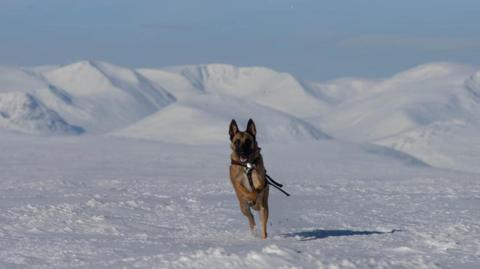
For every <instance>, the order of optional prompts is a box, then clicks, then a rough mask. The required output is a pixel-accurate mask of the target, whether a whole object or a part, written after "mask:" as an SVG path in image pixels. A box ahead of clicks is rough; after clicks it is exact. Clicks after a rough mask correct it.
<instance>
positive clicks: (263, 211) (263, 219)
mask: <svg viewBox="0 0 480 269" xmlns="http://www.w3.org/2000/svg"><path fill="white" fill-rule="evenodd" d="M267 222H268V205H265V206H263V207H261V208H260V223H261V224H262V239H267Z"/></svg>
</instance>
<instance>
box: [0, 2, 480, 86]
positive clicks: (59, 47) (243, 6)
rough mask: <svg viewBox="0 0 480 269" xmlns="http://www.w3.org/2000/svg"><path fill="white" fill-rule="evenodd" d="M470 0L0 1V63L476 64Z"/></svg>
mask: <svg viewBox="0 0 480 269" xmlns="http://www.w3.org/2000/svg"><path fill="white" fill-rule="evenodd" d="M479 14H480V1H478V0H450V1H446V0H402V1H394V0H348V1H347V0H336V1H333V0H332V1H323V0H189V1H187V0H0V65H4V66H34V65H44V64H66V63H71V62H75V61H79V60H84V59H87V60H100V61H107V62H111V63H114V64H118V65H123V66H128V67H165V66H172V65H184V64H204V63H227V64H233V65H239V66H267V67H270V68H273V69H276V70H279V71H285V72H290V73H292V74H294V75H296V76H299V77H301V78H303V79H310V80H329V79H334V78H338V77H346V76H349V77H384V76H388V75H391V74H393V73H395V72H398V71H401V70H404V69H407V68H410V67H413V66H416V65H419V64H423V63H427V62H434V61H452V62H458V63H465V64H472V65H480V26H479V25H480V19H479Z"/></svg>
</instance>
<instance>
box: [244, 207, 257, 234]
mask: <svg viewBox="0 0 480 269" xmlns="http://www.w3.org/2000/svg"><path fill="white" fill-rule="evenodd" d="M240 211H242V213H243V215H245V217H247V219H248V225H249V226H250V231H251V232H252V233H254V232H255V229H256V227H255V226H256V225H255V219H254V218H253V215H252V212H251V211H250V206H249V205H248V204H247V203H246V202H240Z"/></svg>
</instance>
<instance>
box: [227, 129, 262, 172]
mask: <svg viewBox="0 0 480 269" xmlns="http://www.w3.org/2000/svg"><path fill="white" fill-rule="evenodd" d="M228 133H229V134H230V142H231V144H230V147H231V148H232V151H233V152H234V153H235V154H236V155H237V156H238V158H239V160H240V162H242V163H245V162H248V161H252V158H254V154H255V153H256V151H257V140H256V138H255V136H256V134H257V129H256V127H255V123H254V122H253V120H252V119H249V120H248V124H247V129H246V130H245V131H244V132H241V131H239V130H238V126H237V122H236V121H235V120H232V121H231V122H230V128H229V132H228Z"/></svg>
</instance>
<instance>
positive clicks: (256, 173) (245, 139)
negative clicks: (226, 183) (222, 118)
mask: <svg viewBox="0 0 480 269" xmlns="http://www.w3.org/2000/svg"><path fill="white" fill-rule="evenodd" d="M229 135H230V148H231V150H232V153H231V155H230V157H231V165H230V181H231V182H232V185H233V188H234V190H235V194H236V196H237V198H238V202H239V205H240V211H241V212H242V213H243V215H245V216H246V217H247V219H248V224H249V227H250V231H251V232H252V233H255V232H256V225H255V219H254V217H253V215H252V212H251V211H250V208H253V209H254V210H256V211H259V215H260V222H261V226H262V227H261V228H262V239H266V238H267V221H268V191H269V184H268V182H267V178H266V170H265V166H264V164H263V158H262V155H261V154H260V148H259V147H258V144H257V139H256V135H257V129H256V127H255V123H254V122H253V120H252V119H249V121H248V124H247V129H246V130H245V131H244V132H241V131H239V129H238V126H237V123H236V121H235V120H234V119H232V121H231V122H230V127H229Z"/></svg>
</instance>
